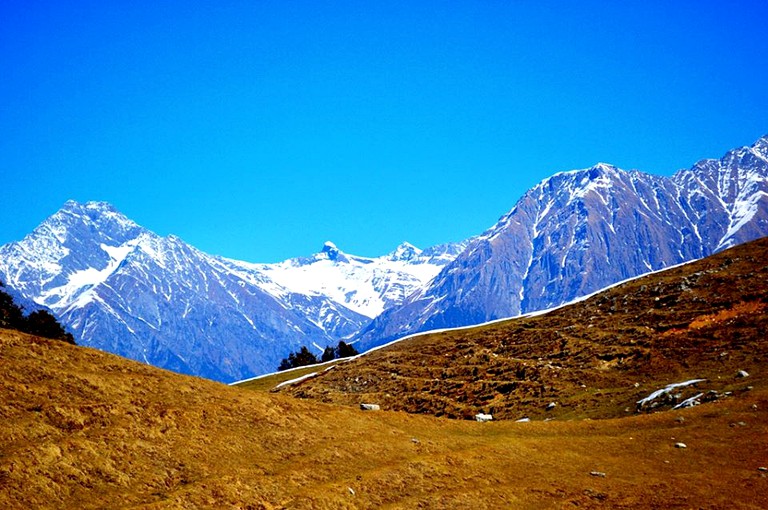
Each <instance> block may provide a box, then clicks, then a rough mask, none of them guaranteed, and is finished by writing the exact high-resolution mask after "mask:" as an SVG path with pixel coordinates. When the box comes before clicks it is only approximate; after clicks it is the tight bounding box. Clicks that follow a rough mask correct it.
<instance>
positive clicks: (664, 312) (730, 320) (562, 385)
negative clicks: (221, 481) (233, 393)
mask: <svg viewBox="0 0 768 510" xmlns="http://www.w3.org/2000/svg"><path fill="white" fill-rule="evenodd" d="M767 311H768V239H761V240H758V241H755V242H752V243H748V244H745V245H742V246H738V247H735V248H733V249H731V250H728V251H725V252H722V253H720V254H717V255H715V256H713V257H710V258H708V259H704V260H701V261H698V262H695V263H692V264H687V265H685V266H680V267H677V268H673V269H670V270H667V271H664V272H661V273H656V274H653V275H649V276H646V277H644V278H640V279H637V280H634V281H631V282H628V283H625V284H623V285H619V286H617V287H614V288H612V289H610V290H607V291H605V292H603V293H600V294H598V295H595V296H593V297H591V298H590V299H587V300H585V301H582V302H580V303H576V304H573V305H571V306H567V307H563V308H561V309H558V310H555V311H553V312H550V313H548V314H545V315H540V316H535V317H528V318H521V319H515V320H510V321H506V322H501V323H496V324H492V325H488V326H484V327H479V328H473V329H465V330H459V331H449V332H444V333H437V334H429V335H423V336H419V337H416V338H412V339H409V340H406V341H403V342H399V343H396V344H394V345H392V346H390V347H387V348H384V349H381V350H378V351H374V352H372V353H370V354H368V355H366V356H362V357H360V358H358V359H356V360H353V361H350V362H348V363H342V364H340V365H338V366H337V367H336V368H335V369H334V370H330V371H328V372H324V373H322V374H321V375H319V376H318V377H315V378H312V379H309V380H306V381H302V382H300V383H297V384H293V385H290V386H284V387H283V388H281V390H280V391H282V392H286V393H290V394H291V395H294V396H296V397H301V398H312V399H315V400H318V401H322V402H333V403H337V404H345V405H357V404H358V403H360V402H373V403H378V404H380V405H381V406H382V407H383V408H385V409H392V410H403V411H408V412H411V413H422V414H432V415H435V416H446V417H450V418H471V417H472V416H474V415H475V414H476V413H478V412H485V413H491V414H493V415H494V417H495V418H496V419H520V418H523V417H530V418H532V419H546V418H557V419H571V418H585V417H590V418H611V417H614V418H615V417H621V416H628V415H632V414H634V413H635V412H636V411H637V409H636V407H637V406H636V402H637V401H639V400H641V399H643V398H644V397H646V396H648V395H649V394H650V393H652V392H653V391H655V390H657V389H660V388H663V387H665V386H666V385H668V384H671V383H678V382H683V381H687V380H691V379H705V381H702V382H701V383H699V384H697V385H695V386H690V387H687V388H684V389H680V390H677V391H674V392H671V395H677V394H679V398H677V399H674V398H669V399H668V400H667V402H666V404H667V405H662V406H661V408H662V409H669V408H670V407H672V406H673V405H675V404H676V403H679V402H681V401H682V400H684V399H685V398H688V397H690V396H694V395H696V394H698V393H704V394H705V395H706V396H705V397H704V400H707V399H715V398H719V399H724V398H725V399H727V398H740V397H741V396H742V394H743V393H745V392H747V391H749V387H757V386H762V385H764V384H766V382H767V378H766V368H767V367H768V338H767V337H766V336H765V331H766V330H768V313H766V312H767ZM741 370H745V371H746V372H747V373H749V374H750V377H748V378H740V377H738V376H737V374H738V372H739V371H741ZM265 382H266V381H263V383H265ZM710 392H716V393H710ZM552 404H554V405H552ZM649 407H650V406H647V407H645V408H643V409H641V410H640V411H641V412H645V411H647V410H649ZM657 409H658V408H657Z"/></svg>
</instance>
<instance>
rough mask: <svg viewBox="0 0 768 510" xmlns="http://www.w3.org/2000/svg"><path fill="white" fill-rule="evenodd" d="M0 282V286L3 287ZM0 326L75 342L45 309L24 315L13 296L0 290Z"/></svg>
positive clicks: (71, 342)
mask: <svg viewBox="0 0 768 510" xmlns="http://www.w3.org/2000/svg"><path fill="white" fill-rule="evenodd" d="M3 286H4V285H3V283H2V282H0V287H3ZM0 328H5V329H15V330H17V331H21V332H22V333H29V334H31V335H37V336H42V337H45V338H52V339H54V340H63V341H65V342H67V343H70V344H73V345H74V343H75V339H74V337H73V336H72V334H71V333H67V331H66V330H65V329H64V328H63V327H61V324H59V322H58V321H57V320H56V318H55V317H54V316H53V315H51V314H50V313H48V312H47V311H45V310H37V311H35V312H32V313H30V314H29V315H28V316H26V317H25V316H24V313H23V312H22V311H21V308H19V307H18V306H17V305H16V303H14V302H13V298H12V297H11V296H10V295H8V294H6V293H5V292H3V291H2V290H0Z"/></svg>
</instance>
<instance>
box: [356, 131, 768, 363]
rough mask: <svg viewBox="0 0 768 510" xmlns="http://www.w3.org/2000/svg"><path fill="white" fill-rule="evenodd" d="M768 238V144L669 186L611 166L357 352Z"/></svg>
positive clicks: (402, 311) (461, 264)
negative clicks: (400, 338) (396, 339)
mask: <svg viewBox="0 0 768 510" xmlns="http://www.w3.org/2000/svg"><path fill="white" fill-rule="evenodd" d="M765 235H768V137H763V138H761V139H760V140H758V141H757V142H756V143H755V144H754V145H753V146H751V147H742V148H740V149H735V150H733V151H730V152H729V153H727V154H726V155H725V156H724V157H723V158H722V159H719V160H704V161H701V162H699V163H697V164H696V165H694V166H693V167H692V168H691V169H689V170H684V171H680V172H678V173H677V174H675V175H674V176H673V177H672V178H666V177H657V176H653V175H648V174H644V173H641V172H637V171H631V172H627V171H623V170H620V169H618V168H615V167H613V166H610V165H605V164H599V165H597V166H595V167H593V168H589V169H586V170H578V171H572V172H565V173H560V174H556V175H554V176H553V177H551V178H549V179H546V180H544V181H543V182H541V183H540V184H538V185H537V186H536V187H534V188H533V189H532V190H530V191H529V192H528V193H526V194H525V195H524V196H523V197H522V198H521V199H520V201H519V202H518V203H517V204H516V205H515V207H514V208H513V209H512V210H511V211H510V212H509V213H508V214H506V215H505V216H503V217H502V218H501V219H500V220H499V222H498V223H497V224H496V225H495V226H494V227H492V228H491V229H489V230H488V231H487V232H485V233H484V234H482V235H480V236H478V237H477V238H476V239H474V240H473V241H472V242H471V243H470V244H469V245H468V247H467V248H466V249H465V250H464V252H463V253H461V254H460V255H459V256H458V257H457V258H456V260H454V261H453V262H452V263H451V264H449V265H447V266H446V267H445V268H444V269H443V271H441V272H440V274H439V275H438V276H437V277H436V278H435V279H434V280H433V281H432V282H430V284H429V285H428V286H426V287H425V288H424V289H422V290H421V291H419V292H416V293H414V294H413V295H411V296H410V297H409V298H408V299H407V300H406V301H405V302H404V303H403V304H402V305H400V306H397V307H393V308H391V309H389V310H387V311H385V312H384V313H383V314H382V315H381V316H379V317H377V318H376V320H374V321H373V322H372V323H371V324H370V325H369V326H368V327H367V328H366V330H365V331H364V332H363V333H362V334H361V335H360V336H359V337H358V339H359V346H358V348H359V349H360V350H365V349H368V348H370V347H374V346H376V345H381V344H383V343H386V342H387V341H389V340H392V339H395V338H398V337H400V336H403V335H405V334H409V333H414V332H418V331H426V330H430V329H436V328H446V327H455V326H463V325H469V324H478V323H481V322H485V321H488V320H493V319H498V318H504V317H512V316H515V315H518V314H520V313H527V312H531V311H535V310H542V309H547V308H551V307H553V306H557V305H560V304H562V303H567V302H569V301H571V300H573V299H574V298H577V297H579V296H583V295H586V294H589V293H591V292H594V291H596V290H599V289H601V288H604V287H605V286H607V285H610V284H612V283H615V282H618V281H621V280H624V279H626V278H630V277H633V276H637V275H640V274H644V273H647V272H649V271H654V270H658V269H662V268H664V267H669V266H672V265H675V264H679V263H681V262H685V261H689V260H693V259H697V258H701V257H704V256H707V255H709V254H711V253H714V252H716V251H718V250H721V249H723V248H727V247H730V246H734V245H735V244H738V243H742V242H745V241H749V240H752V239H757V238H759V237H761V236H765Z"/></svg>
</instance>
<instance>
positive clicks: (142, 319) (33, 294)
mask: <svg viewBox="0 0 768 510" xmlns="http://www.w3.org/2000/svg"><path fill="white" fill-rule="evenodd" d="M459 249H460V248H458V247H457V246H453V245H451V246H446V247H443V248H435V249H432V250H430V251H425V252H421V251H420V250H418V249H417V248H415V247H413V246H411V245H408V244H407V243H406V244H403V245H401V246H400V247H398V249H397V250H395V252H393V254H390V255H388V256H385V257H380V258H378V259H365V258H362V257H355V256H351V255H345V254H343V253H341V252H340V251H339V250H338V249H336V248H335V247H333V246H332V245H331V244H330V243H327V244H326V246H325V247H324V248H323V250H322V251H321V252H320V253H318V254H317V255H314V256H312V257H308V258H305V259H293V260H290V261H286V262H283V263H280V264H272V265H269V264H260V265H259V264H249V263H245V262H240V261H235V260H230V259H226V258H222V257H215V256H211V255H207V254H205V253H203V252H201V251H199V250H197V249H195V248H193V247H192V246H190V245H188V244H186V243H184V242H183V241H182V240H181V239H179V238H178V237H175V236H169V237H160V236H158V235H156V234H154V233H152V232H150V231H149V230H147V229H145V228H143V227H141V226H139V225H137V224H136V223H134V222H132V221H131V220H129V219H128V218H126V217H125V216H123V215H122V214H121V213H119V212H118V211H117V210H116V209H115V208H114V207H112V206H111V205H109V204H106V203H101V202H89V203H86V204H79V203H77V202H72V201H70V202H67V203H66V204H65V205H64V207H63V208H62V209H61V210H60V211H58V212H57V213H56V214H54V215H53V216H51V217H50V218H48V219H47V220H45V221H44V222H43V223H42V224H41V225H40V226H39V227H38V228H36V229H35V230H34V231H33V232H32V233H31V234H29V235H28V236H26V237H25V238H24V239H23V240H22V241H19V242H15V243H10V244H7V245H5V246H3V247H1V248H0V280H2V281H4V282H6V283H7V285H8V287H10V288H12V289H15V291H16V292H17V293H18V294H19V295H21V296H23V297H25V298H27V299H30V300H32V301H34V302H35V303H38V304H40V305H42V306H46V307H48V308H49V309H51V310H52V311H53V313H54V314H55V315H56V316H57V317H58V318H59V319H60V320H61V321H62V322H63V323H64V324H65V325H67V326H68V327H69V328H70V329H71V330H72V332H73V333H74V335H75V338H76V340H77V341H78V343H80V344H83V345H90V346H94V347H98V348H101V349H104V350H108V351H110V352H114V353H117V354H121V355H123V356H127V357H130V358H133V359H137V360H143V361H146V362H148V363H151V364H153V365H157V366H161V367H164V368H169V369H172V370H176V371H179V372H184V373H190V374H195V375H201V376H204V377H209V378H213V379H219V380H223V381H231V380H234V379H239V378H243V377H247V376H251V375H254V374H258V373H263V372H267V371H271V370H274V368H275V367H276V366H277V364H278V363H279V361H280V359H281V358H283V357H285V356H286V355H287V354H288V352H290V351H291V350H297V349H298V348H299V347H300V346H301V345H315V346H317V348H319V349H322V348H324V347H325V346H327V345H331V344H335V343H337V342H338V340H339V339H341V338H345V337H348V336H350V335H353V334H355V333H357V332H359V331H360V329H361V328H362V327H363V326H364V325H365V324H367V323H368V322H369V321H370V319H371V317H372V316H373V315H375V314H377V313H378V312H379V311H380V310H382V309H383V308H384V307H386V306H392V305H396V304H400V303H402V301H403V300H404V299H405V297H406V295H407V294H408V293H410V291H411V290H413V289H415V288H416V287H418V286H420V285H423V284H425V283H426V282H427V280H428V279H430V278H432V277H433V276H434V275H435V274H437V273H438V272H439V270H440V268H441V267H442V266H443V265H444V264H445V263H447V261H448V260H452V258H453V257H455V255H453V254H455V253H457V252H458V251H459ZM424 253H426V255H424Z"/></svg>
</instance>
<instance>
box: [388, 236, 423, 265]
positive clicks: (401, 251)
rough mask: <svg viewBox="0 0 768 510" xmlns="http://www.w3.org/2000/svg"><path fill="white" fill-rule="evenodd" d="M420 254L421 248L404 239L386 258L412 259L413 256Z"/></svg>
mask: <svg viewBox="0 0 768 510" xmlns="http://www.w3.org/2000/svg"><path fill="white" fill-rule="evenodd" d="M420 254H421V250H420V249H418V248H416V247H415V246H414V245H412V244H411V243H409V242H407V241H404V242H402V243H400V245H399V246H398V247H397V248H395V251H393V252H392V253H390V254H389V255H388V256H387V258H388V259H389V260H403V261H405V260H413V259H414V258H415V257H417V256H419V255H420Z"/></svg>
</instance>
